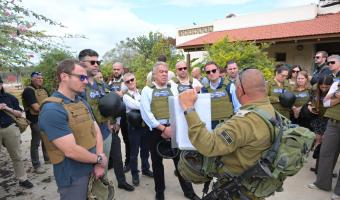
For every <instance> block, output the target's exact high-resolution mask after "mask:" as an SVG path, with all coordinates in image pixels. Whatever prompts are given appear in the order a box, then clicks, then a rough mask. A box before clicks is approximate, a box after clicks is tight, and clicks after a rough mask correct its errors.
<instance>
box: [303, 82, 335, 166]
mask: <svg viewBox="0 0 340 200" xmlns="http://www.w3.org/2000/svg"><path fill="white" fill-rule="evenodd" d="M332 84H333V77H332V76H322V77H319V80H318V82H317V88H316V90H315V91H314V92H313V96H312V98H311V102H310V104H309V105H308V109H309V111H310V112H311V113H313V114H314V115H315V117H313V119H312V120H311V128H312V131H313V132H314V133H315V134H316V141H315V150H314V154H313V158H315V159H316V164H315V168H311V170H312V171H315V172H316V171H317V168H318V164H319V155H318V154H319V150H320V148H321V146H320V145H321V143H322V136H323V134H324V132H325V131H326V125H327V121H328V118H327V117H324V116H323V115H324V114H325V112H326V108H325V107H323V99H324V97H325V96H326V94H327V93H328V91H329V88H330V87H331V85H332Z"/></svg>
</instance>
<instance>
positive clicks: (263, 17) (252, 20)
mask: <svg viewBox="0 0 340 200" xmlns="http://www.w3.org/2000/svg"><path fill="white" fill-rule="evenodd" d="M317 10H318V9H317V5H315V4H310V5H303V6H296V7H290V8H284V9H280V10H274V11H270V12H263V13H254V14H248V15H240V16H236V17H232V18H225V19H220V20H216V21H214V23H213V24H214V31H223V30H232V29H239V28H249V27H255V26H263V25H271V24H281V23H287V22H297V21H305V20H310V19H314V18H315V17H316V15H317Z"/></svg>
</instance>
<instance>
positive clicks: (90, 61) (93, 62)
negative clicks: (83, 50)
mask: <svg viewBox="0 0 340 200" xmlns="http://www.w3.org/2000/svg"><path fill="white" fill-rule="evenodd" d="M83 62H89V63H90V64H91V65H95V64H96V63H97V65H98V66H99V65H100V64H101V63H102V61H100V60H84V61H83Z"/></svg>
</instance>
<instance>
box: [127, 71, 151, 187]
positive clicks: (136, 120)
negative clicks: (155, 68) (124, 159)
mask: <svg viewBox="0 0 340 200" xmlns="http://www.w3.org/2000/svg"><path fill="white" fill-rule="evenodd" d="M123 79H124V83H125V85H126V86H127V87H128V91H127V92H126V93H125V94H124V96H123V102H124V104H125V105H126V115H127V121H128V130H129V140H130V147H131V152H130V167H131V175H132V183H133V184H134V185H135V186H138V185H139V170H138V154H139V151H140V157H141V168H142V174H143V175H145V176H148V177H153V173H152V171H150V164H149V161H148V159H149V146H148V128H147V126H146V125H145V123H144V122H143V119H142V116H141V114H140V92H139V90H138V89H137V80H136V77H135V75H133V74H132V73H126V74H124V76H123ZM139 149H140V150H139Z"/></svg>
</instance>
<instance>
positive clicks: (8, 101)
mask: <svg viewBox="0 0 340 200" xmlns="http://www.w3.org/2000/svg"><path fill="white" fill-rule="evenodd" d="M7 113H10V114H12V115H14V116H16V117H20V116H22V110H21V108H20V107H19V102H18V99H17V98H15V97H14V96H13V95H11V94H9V93H6V92H5V90H4V87H3V82H2V79H1V77H0V148H1V144H3V146H4V147H6V149H7V151H8V154H9V156H10V157H11V159H12V163H13V168H14V173H15V175H16V178H17V179H18V180H19V185H20V186H21V187H24V188H26V189H29V188H32V187H33V184H32V183H31V182H30V181H29V180H28V179H27V175H26V172H25V169H24V163H23V159H22V154H21V148H20V146H21V142H20V131H19V128H18V127H17V126H16V124H15V121H14V120H13V119H12V118H11V117H10V116H9V115H8V114H7Z"/></svg>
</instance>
